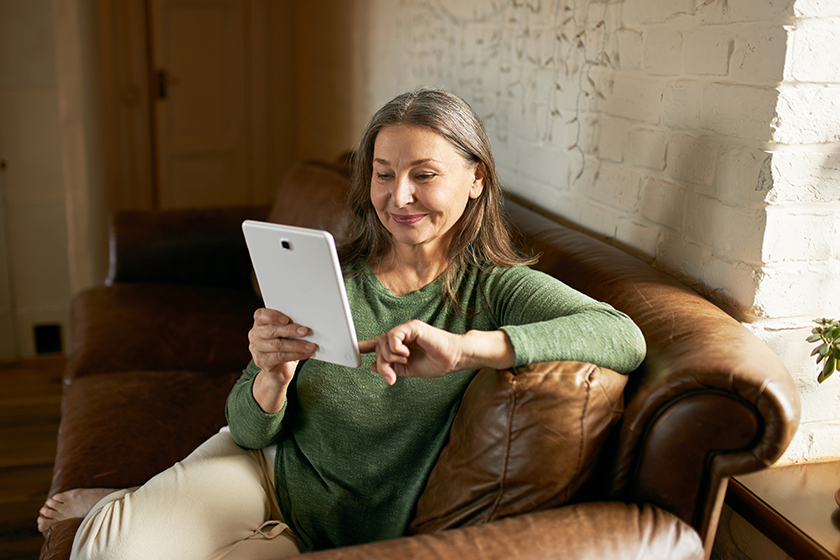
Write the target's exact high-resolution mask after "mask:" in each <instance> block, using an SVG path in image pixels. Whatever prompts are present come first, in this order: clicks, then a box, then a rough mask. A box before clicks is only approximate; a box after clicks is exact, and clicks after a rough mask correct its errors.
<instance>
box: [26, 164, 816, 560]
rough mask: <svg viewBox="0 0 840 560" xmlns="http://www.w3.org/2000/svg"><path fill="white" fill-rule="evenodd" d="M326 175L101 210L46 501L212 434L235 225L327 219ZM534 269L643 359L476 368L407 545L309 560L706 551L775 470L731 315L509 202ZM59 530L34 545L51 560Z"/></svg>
mask: <svg viewBox="0 0 840 560" xmlns="http://www.w3.org/2000/svg"><path fill="white" fill-rule="evenodd" d="M346 186H347V170H346V166H345V165H344V164H342V163H337V164H327V163H315V162H308V163H300V164H297V165H296V166H295V167H294V168H293V169H292V170H291V171H290V172H289V174H288V175H287V176H286V178H285V180H284V182H283V184H282V185H281V186H280V188H279V189H278V192H277V196H276V200H275V202H274V205H273V206H272V207H270V208H269V207H254V208H218V209H189V210H169V211H150V212H136V211H132V212H121V213H118V214H117V215H115V216H114V217H113V219H112V227H111V263H110V265H111V269H110V273H109V278H108V279H107V281H106V283H105V285H104V286H100V287H95V288H92V289H90V290H87V291H85V292H83V293H80V294H79V295H77V296H76V297H75V298H74V301H73V308H72V325H71V328H72V345H71V350H70V355H69V359H68V366H67V371H66V375H65V384H64V395H63V402H62V419H61V426H60V430H59V435H58V449H57V454H56V459H55V467H54V475H53V484H52V489H51V494H53V493H56V492H60V491H63V490H68V489H71V488H76V487H115V488H120V487H129V486H134V485H139V484H142V483H143V482H144V481H146V480H147V479H149V478H150V477H152V476H153V475H154V474H156V473H157V472H159V471H161V470H163V469H165V468H167V467H168V466H170V465H171V464H172V463H174V462H175V461H178V460H180V459H182V458H183V457H185V456H186V455H187V454H189V452H190V451H191V450H192V449H194V448H195V447H196V446H197V445H199V444H200V443H201V442H202V441H204V440H205V439H206V438H208V437H209V436H210V435H212V434H213V433H215V432H216V431H218V430H219V428H220V427H221V426H222V425H224V423H225V418H224V401H225V397H226V396H227V393H228V391H229V389H230V388H231V386H232V385H233V383H234V381H235V380H236V379H237V377H238V376H239V374H240V372H241V370H242V369H243V368H244V366H245V365H246V364H247V363H248V361H249V359H250V356H249V353H248V348H247V347H248V343H247V332H248V330H249V329H250V327H251V323H252V315H253V311H254V310H255V309H256V308H257V307H259V306H260V300H259V298H258V296H257V295H256V294H255V290H254V289H253V284H252V279H251V269H250V263H249V260H248V256H247V251H246V248H245V245H244V241H243V237H242V233H241V229H240V224H241V222H242V221H243V220H245V219H257V220H271V221H276V222H282V223H288V224H293V225H301V226H308V227H316V228H322V229H328V230H331V231H333V232H334V234H335V235H336V237H337V238H340V237H341V236H342V232H343V227H344V224H345V220H346V218H347V213H346V212H347V211H346V210H345V208H344V204H343V192H344V190H345V189H346ZM507 209H508V212H509V214H510V215H511V217H512V219H513V221H514V223H515V224H516V226H517V227H518V228H519V230H520V233H521V242H522V243H523V246H525V247H528V248H530V249H532V250H533V251H535V252H537V253H540V254H541V257H540V260H539V263H538V264H537V265H536V268H539V269H541V270H543V271H545V272H547V273H549V274H552V275H554V276H556V277H557V278H559V279H560V280H562V281H563V282H565V283H567V284H569V285H570V286H572V287H574V288H576V289H578V290H581V291H583V292H585V293H587V294H589V295H591V296H592V297H594V298H596V299H599V300H603V301H607V302H609V303H610V304H612V305H613V306H614V307H616V308H618V309H620V310H622V311H624V312H626V313H627V314H628V315H630V316H631V317H632V318H633V319H634V320H635V321H636V323H637V324H638V325H639V326H640V328H641V329H642V331H643V333H644V336H645V339H646V341H647V346H648V354H647V358H646V359H645V361H644V363H643V364H642V366H641V367H639V368H638V369H637V370H636V371H634V372H632V373H631V374H630V375H619V374H617V373H615V372H611V371H609V370H605V369H602V368H598V367H595V366H593V365H590V364H580V363H573V362H555V363H545V364H532V365H530V366H527V367H525V368H519V369H517V370H513V371H499V372H497V371H494V370H482V371H481V372H479V374H478V375H477V376H476V378H475V379H474V380H473V382H472V384H471V385H470V387H469V389H468V391H467V393H466V395H465V396H464V399H463V401H462V404H461V407H460V410H459V412H458V416H457V418H456V420H455V423H454V425H453V427H452V431H451V437H450V441H449V443H448V444H447V447H446V448H445V449H444V451H443V452H442V454H441V456H440V458H439V460H438V463H437V465H436V466H435V468H434V470H433V472H432V474H431V476H430V478H429V481H428V484H427V487H426V490H425V492H424V493H423V495H422V497H421V499H420V501H419V503H418V508H417V515H416V518H415V519H414V522H413V523H412V525H411V528H410V534H409V535H406V536H405V537H403V538H400V539H395V540H391V541H384V542H378V543H370V544H367V545H361V546H354V547H347V548H340V549H334V550H325V551H319V552H315V553H312V554H311V556H312V557H313V558H340V559H356V558H359V559H362V558H364V559H368V560H369V559H377V558H382V559H385V558H388V559H391V558H401V559H403V560H406V559H411V558H423V559H425V558H458V559H459V560H464V559H468V558H489V559H511V558H517V559H518V558H523V559H524V558H529V559H530V558H557V557H563V558H575V559H576V558H597V559H603V558H611V559H613V560H615V559H621V558H628V559H629V558H646V559H655V558H662V559H669V560H674V559H683V558H684V559H689V558H691V559H695V558H697V559H700V558H708V557H709V554H710V552H711V547H712V543H713V540H714V535H715V530H716V527H717V523H718V518H719V515H720V511H721V507H722V502H723V497H724V494H725V490H726V485H727V481H728V479H729V477H731V476H733V475H738V474H743V473H748V472H752V471H755V470H758V469H762V468H764V467H766V466H768V465H770V464H771V463H773V462H774V461H775V460H776V459H778V458H779V457H780V455H781V454H782V453H783V451H784V449H785V448H786V446H787V445H788V443H789V441H790V439H791V438H792V437H793V434H794V432H795V430H796V428H797V425H798V421H799V400H798V394H797V390H796V387H795V385H794V382H793V380H792V379H791V377H790V375H789V373H788V372H787V370H786V369H785V367H784V366H783V364H782V363H781V362H780V360H779V359H778V358H777V357H776V356H775V355H774V354H773V352H771V351H770V349H769V348H768V347H767V346H766V345H765V344H764V343H762V342H761V341H760V340H758V339H757V338H756V337H755V336H754V335H752V334H751V333H750V332H749V331H748V330H747V329H745V328H744V327H743V326H742V325H741V324H739V323H738V322H737V321H735V320H734V319H732V318H731V317H730V316H728V315H727V314H726V313H724V312H723V311H721V310H720V309H719V308H717V307H716V306H715V305H713V304H712V303H710V302H709V301H707V300H706V299H704V298H702V297H701V296H699V295H698V294H697V293H695V292H694V291H692V290H690V289H688V288H687V287H686V286H685V285H683V284H681V283H680V282H678V281H676V280H675V279H674V278H672V277H669V276H667V275H666V274H663V273H662V272H659V271H657V270H655V269H653V268H651V267H650V266H648V265H647V264H645V263H643V262H642V261H640V260H638V259H636V258H634V257H633V256H631V255H630V254H628V253H626V252H624V251H622V250H620V249H619V248H616V247H615V246H612V245H609V244H607V243H605V242H602V241H600V240H597V239H595V238H593V237H591V236H589V235H587V234H585V233H583V232H581V231H578V230H577V229H575V228H573V227H567V226H565V225H561V224H560V223H558V222H557V221H554V220H551V219H548V218H547V217H545V216H543V215H542V214H540V213H538V212H536V211H533V210H531V209H529V208H527V207H526V206H525V205H524V204H521V203H518V202H516V201H514V200H513V199H511V198H509V199H508V200H507ZM78 525H79V520H66V521H63V522H61V523H59V524H58V525H56V526H55V527H54V529H53V530H52V531H51V532H50V533H49V534H48V535H46V537H45V542H44V546H43V549H42V554H41V557H42V558H43V559H45V560H46V559H66V558H68V557H69V550H70V545H71V543H72V539H73V536H74V534H75V531H76V528H77V527H78Z"/></svg>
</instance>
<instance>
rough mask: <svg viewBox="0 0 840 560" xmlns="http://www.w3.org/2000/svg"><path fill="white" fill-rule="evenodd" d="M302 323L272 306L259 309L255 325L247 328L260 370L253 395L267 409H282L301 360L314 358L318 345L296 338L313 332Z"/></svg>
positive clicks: (249, 347)
mask: <svg viewBox="0 0 840 560" xmlns="http://www.w3.org/2000/svg"><path fill="white" fill-rule="evenodd" d="M310 333H311V331H310V329H308V328H307V327H304V326H303V325H298V324H296V323H293V322H292V320H291V319H289V317H287V316H286V315H284V314H282V313H280V312H279V311H274V310H272V309H257V311H256V312H255V313H254V326H253V327H252V328H251V330H250V331H249V332H248V340H249V342H250V344H249V346H248V349H249V350H250V351H251V357H252V358H253V359H254V363H255V364H256V366H257V367H258V368H260V373H259V375H258V376H257V378H256V379H255V380H254V398H255V399H256V400H257V404H259V405H260V407H261V408H262V409H263V411H265V412H267V413H275V412H279V411H280V409H281V408H282V407H283V403H284V402H285V399H286V388H287V387H288V386H289V383H290V382H291V380H292V377H294V375H295V368H296V367H297V364H298V361H300V360H305V359H307V358H311V357H312V355H313V354H314V353H315V349H316V347H315V345H314V344H313V343H311V342H306V341H304V340H295V339H293V338H292V337H295V338H300V337H304V336H306V335H308V334H310Z"/></svg>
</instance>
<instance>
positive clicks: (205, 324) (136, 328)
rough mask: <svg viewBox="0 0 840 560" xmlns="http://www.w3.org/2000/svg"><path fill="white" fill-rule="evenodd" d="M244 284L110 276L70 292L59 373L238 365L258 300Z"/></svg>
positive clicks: (244, 357)
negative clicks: (66, 348)
mask: <svg viewBox="0 0 840 560" xmlns="http://www.w3.org/2000/svg"><path fill="white" fill-rule="evenodd" d="M261 305H262V304H261V303H260V301H259V299H258V298H257V297H256V296H255V295H254V293H253V292H251V291H250V290H232V289H229V288H217V287H211V286H189V285H176V284H115V285H113V286H108V287H96V288H92V289H90V290H87V291H85V292H82V293H80V294H79V295H77V296H76V297H75V298H74V299H73V306H72V315H73V322H72V332H73V343H72V350H71V352H70V359H69V361H68V364H67V372H66V374H65V376H66V378H68V379H74V378H77V377H83V376H86V375H93V374H99V373H114V372H118V371H131V370H177V369H183V370H198V371H206V372H208V373H227V372H231V371H239V372H241V371H242V370H243V369H244V368H245V366H247V365H248V362H249V361H250V359H251V355H250V352H249V351H248V331H249V330H250V329H251V327H252V326H253V324H254V311H255V310H256V309H257V308H258V307H261Z"/></svg>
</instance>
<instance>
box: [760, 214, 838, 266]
mask: <svg viewBox="0 0 840 560" xmlns="http://www.w3.org/2000/svg"><path fill="white" fill-rule="evenodd" d="M838 239H840V203H835V204H821V205H816V206H815V205H805V206H790V205H787V206H769V207H768V208H767V227H766V231H765V234H764V248H763V251H762V260H763V261H764V262H780V261H800V262H802V261H822V260H828V259H840V245H838V243H837V240H838Z"/></svg>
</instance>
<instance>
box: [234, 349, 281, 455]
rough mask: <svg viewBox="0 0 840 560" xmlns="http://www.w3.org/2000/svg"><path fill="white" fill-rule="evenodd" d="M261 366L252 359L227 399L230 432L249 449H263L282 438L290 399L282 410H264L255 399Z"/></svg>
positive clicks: (238, 443)
mask: <svg viewBox="0 0 840 560" xmlns="http://www.w3.org/2000/svg"><path fill="white" fill-rule="evenodd" d="M259 372H260V368H258V367H257V365H256V364H255V363H254V362H253V360H252V361H251V363H250V364H248V367H246V368H245V370H244V371H243V372H242V376H241V377H240V378H239V379H238V380H237V381H236V384H235V385H234V386H233V389H231V391H230V394H229V395H228V398H227V402H226V403H225V416H226V417H227V421H228V425H229V426H230V433H231V435H232V436H233V440H234V441H235V442H236V444H237V445H239V446H240V447H243V448H245V449H262V448H263V447H268V446H269V445H271V444H272V443H274V442H276V441H278V439H279V438H280V432H281V431H282V429H283V419H284V418H285V415H286V409H287V408H288V404H289V403H288V399H287V401H286V403H285V404H284V405H283V408H282V409H281V410H280V412H277V413H275V414H268V413H266V412H264V411H263V410H262V409H261V408H260V405H259V404H257V401H256V399H254V393H253V386H254V379H256V377H257V374H258V373H259Z"/></svg>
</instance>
